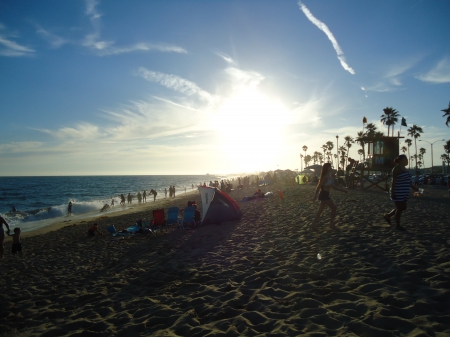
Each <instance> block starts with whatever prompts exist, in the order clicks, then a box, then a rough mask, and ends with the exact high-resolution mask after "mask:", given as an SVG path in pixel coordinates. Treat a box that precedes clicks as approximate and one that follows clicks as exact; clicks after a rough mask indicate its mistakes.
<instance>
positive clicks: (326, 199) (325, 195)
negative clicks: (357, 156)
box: [311, 163, 348, 228]
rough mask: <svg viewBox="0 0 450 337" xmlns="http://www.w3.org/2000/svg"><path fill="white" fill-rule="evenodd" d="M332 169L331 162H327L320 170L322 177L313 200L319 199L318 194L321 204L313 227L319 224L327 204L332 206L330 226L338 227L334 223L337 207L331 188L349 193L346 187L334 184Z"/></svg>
mask: <svg viewBox="0 0 450 337" xmlns="http://www.w3.org/2000/svg"><path fill="white" fill-rule="evenodd" d="M332 171H333V170H332V169H331V164H330V163H325V164H323V166H322V172H320V179H319V183H318V184H317V187H316V192H315V194H314V197H313V199H312V201H313V202H314V201H316V200H317V196H318V197H319V200H320V206H319V209H318V210H317V213H316V216H315V217H314V220H313V223H312V225H311V227H315V226H316V225H317V222H318V221H319V217H320V215H321V214H322V212H323V210H324V209H325V206H328V207H330V209H331V213H330V228H336V225H335V223H334V219H335V217H336V210H337V207H336V205H335V204H334V202H333V200H331V198H330V189H334V190H337V191H341V192H345V193H348V191H347V190H346V189H343V188H341V187H337V186H335V185H334V182H333V178H332Z"/></svg>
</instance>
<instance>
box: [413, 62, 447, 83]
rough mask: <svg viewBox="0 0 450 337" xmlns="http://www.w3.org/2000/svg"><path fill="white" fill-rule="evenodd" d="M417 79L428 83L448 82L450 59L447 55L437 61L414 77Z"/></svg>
mask: <svg viewBox="0 0 450 337" xmlns="http://www.w3.org/2000/svg"><path fill="white" fill-rule="evenodd" d="M416 78H417V79H419V80H421V81H424V82H429V83H435V84H439V83H449V82H450V59H449V58H448V57H446V58H444V59H442V60H441V61H439V63H438V64H437V65H436V66H435V67H434V68H433V69H431V70H430V71H429V72H427V73H425V74H421V75H419V76H417V77H416Z"/></svg>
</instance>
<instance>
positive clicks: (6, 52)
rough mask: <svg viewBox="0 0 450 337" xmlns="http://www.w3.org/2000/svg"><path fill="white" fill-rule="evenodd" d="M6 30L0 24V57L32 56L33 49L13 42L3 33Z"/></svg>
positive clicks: (9, 36) (9, 35) (8, 35)
mask: <svg viewBox="0 0 450 337" xmlns="http://www.w3.org/2000/svg"><path fill="white" fill-rule="evenodd" d="M5 30H6V28H5V26H4V25H3V24H0V55H2V56H12V57H14V56H29V55H33V53H34V52H35V50H34V49H32V48H29V47H26V46H22V45H20V44H18V43H17V42H15V41H13V40H12V38H14V37H15V36H11V34H8V33H7V32H5Z"/></svg>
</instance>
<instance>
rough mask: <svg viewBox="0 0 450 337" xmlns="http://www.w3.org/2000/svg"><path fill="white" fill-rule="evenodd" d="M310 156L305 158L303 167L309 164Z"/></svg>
mask: <svg viewBox="0 0 450 337" xmlns="http://www.w3.org/2000/svg"><path fill="white" fill-rule="evenodd" d="M311 159H312V158H311V156H310V155H309V154H308V155H306V156H305V159H304V160H305V167H307V166H309V163H310V162H311Z"/></svg>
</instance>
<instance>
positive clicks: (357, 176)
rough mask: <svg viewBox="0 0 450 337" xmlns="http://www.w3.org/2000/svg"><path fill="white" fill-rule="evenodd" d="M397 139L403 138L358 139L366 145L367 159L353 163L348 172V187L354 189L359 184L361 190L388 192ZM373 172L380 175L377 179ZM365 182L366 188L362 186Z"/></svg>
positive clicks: (396, 151) (397, 145) (396, 149)
mask: <svg viewBox="0 0 450 337" xmlns="http://www.w3.org/2000/svg"><path fill="white" fill-rule="evenodd" d="M399 138H403V137H364V138H359V139H358V141H363V142H364V143H365V144H367V157H366V160H365V161H364V163H360V162H358V161H356V162H354V164H353V166H352V168H351V172H350V186H351V187H355V186H356V184H357V183H359V184H360V186H361V189H368V188H371V187H378V188H380V189H381V190H383V191H386V192H387V191H389V178H390V173H391V171H392V169H393V167H394V166H395V163H394V159H395V158H397V157H398V154H399ZM375 172H379V173H380V175H377V176H376V177H377V178H374V173H375ZM363 178H364V179H363ZM365 182H367V184H368V185H367V186H364V185H365Z"/></svg>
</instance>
